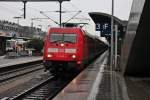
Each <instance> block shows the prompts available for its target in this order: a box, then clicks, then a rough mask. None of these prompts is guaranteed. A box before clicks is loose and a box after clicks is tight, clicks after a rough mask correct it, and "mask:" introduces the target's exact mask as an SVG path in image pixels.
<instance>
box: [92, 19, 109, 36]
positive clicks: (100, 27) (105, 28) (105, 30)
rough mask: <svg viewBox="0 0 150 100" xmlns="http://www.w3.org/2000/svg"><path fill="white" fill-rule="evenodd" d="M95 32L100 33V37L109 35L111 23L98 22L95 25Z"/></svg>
mask: <svg viewBox="0 0 150 100" xmlns="http://www.w3.org/2000/svg"><path fill="white" fill-rule="evenodd" d="M95 30H96V31H100V33H101V36H102V37H107V36H110V35H111V22H98V23H96V24H95Z"/></svg>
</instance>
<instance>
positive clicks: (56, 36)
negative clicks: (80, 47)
mask: <svg viewBox="0 0 150 100" xmlns="http://www.w3.org/2000/svg"><path fill="white" fill-rule="evenodd" d="M76 37H77V34H74V33H69V34H68V33H63V34H62V33H52V34H51V35H50V42H63V43H76Z"/></svg>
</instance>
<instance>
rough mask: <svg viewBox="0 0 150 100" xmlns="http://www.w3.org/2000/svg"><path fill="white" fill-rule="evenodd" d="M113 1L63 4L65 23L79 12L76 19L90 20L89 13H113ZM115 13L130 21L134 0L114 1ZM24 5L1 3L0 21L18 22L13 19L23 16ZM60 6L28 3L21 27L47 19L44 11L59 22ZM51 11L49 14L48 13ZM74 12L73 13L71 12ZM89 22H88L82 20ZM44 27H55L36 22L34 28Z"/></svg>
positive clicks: (74, 1) (89, 0) (75, 0)
mask: <svg viewBox="0 0 150 100" xmlns="http://www.w3.org/2000/svg"><path fill="white" fill-rule="evenodd" d="M111 1H112V0H71V1H70V2H63V4H62V6H63V11H68V12H66V13H63V17H62V18H63V22H65V21H67V20H68V19H69V18H71V17H72V16H74V15H75V14H76V13H77V12H78V11H79V10H81V11H82V12H81V13H80V14H78V15H77V16H76V17H78V18H84V19H86V18H89V16H88V12H104V13H109V14H110V13H111ZM114 1H115V11H114V15H115V16H116V17H118V18H120V19H122V20H128V17H129V13H130V9H131V4H132V0H114ZM22 8H23V3H21V2H15V3H14V2H0V19H1V20H9V21H11V22H17V20H16V19H14V18H13V17H15V16H21V15H22V14H23V11H22ZM57 10H59V4H58V3H57V2H40V3H38V2H36V3H35V2H28V3H27V16H26V19H21V20H20V24H21V25H28V26H30V25H31V18H39V17H40V18H46V17H45V16H44V15H42V14H40V11H43V12H44V13H45V14H46V15H47V16H49V17H50V18H52V19H53V20H55V21H59V14H58V13H57V12H53V11H57ZM47 11H49V12H47ZM69 11H73V12H69ZM82 21H83V22H84V21H85V22H88V20H82ZM38 25H42V29H43V30H45V29H47V27H48V25H51V26H55V24H54V23H53V22H52V21H51V20H34V26H38Z"/></svg>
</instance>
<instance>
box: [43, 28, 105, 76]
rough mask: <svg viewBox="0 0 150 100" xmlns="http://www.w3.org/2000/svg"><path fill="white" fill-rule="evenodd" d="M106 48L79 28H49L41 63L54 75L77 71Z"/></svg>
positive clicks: (102, 43)
mask: <svg viewBox="0 0 150 100" xmlns="http://www.w3.org/2000/svg"><path fill="white" fill-rule="evenodd" d="M106 48H107V46H106V44H105V43H104V42H102V41H100V40H99V39H98V38H96V37H94V36H92V35H90V34H88V33H87V32H85V31H84V30H82V29H81V28H51V29H50V30H49V32H48V34H47V36H46V39H45V43H44V57H43V63H44V66H45V68H46V69H47V70H49V71H50V72H51V73H52V74H54V75H56V74H58V73H61V72H66V71H68V72H70V71H71V72H73V71H79V70H82V69H83V68H84V65H85V64H87V63H88V62H89V61H90V60H92V59H94V58H95V57H96V56H97V55H100V54H101V53H102V52H104V51H105V50H106Z"/></svg>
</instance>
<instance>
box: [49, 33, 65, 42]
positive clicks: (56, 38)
mask: <svg viewBox="0 0 150 100" xmlns="http://www.w3.org/2000/svg"><path fill="white" fill-rule="evenodd" d="M62 40H63V34H56V33H55V34H51V35H50V42H61V41H62Z"/></svg>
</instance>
